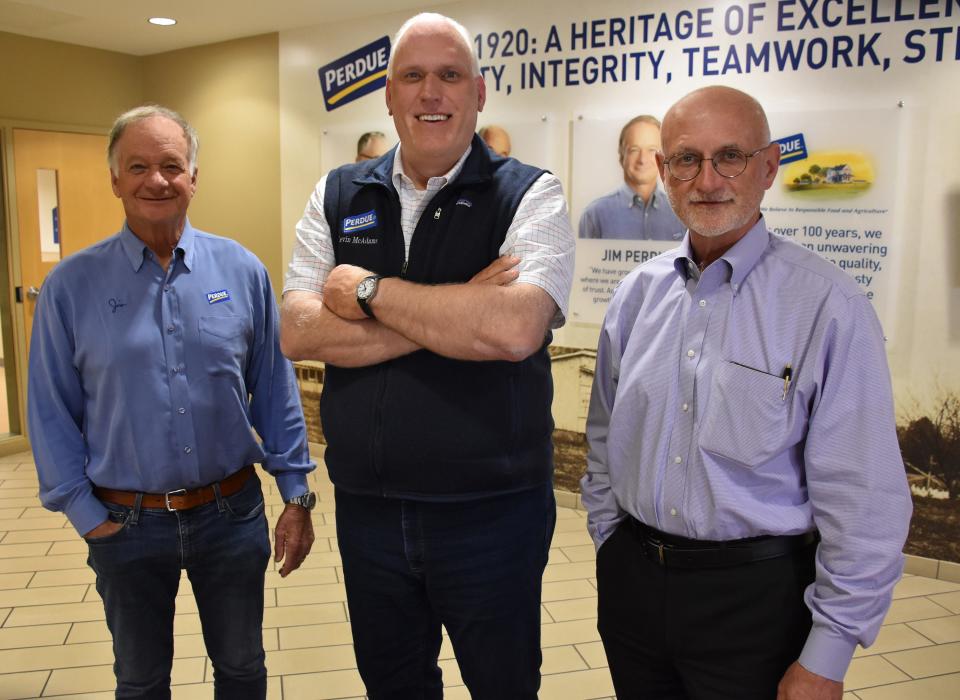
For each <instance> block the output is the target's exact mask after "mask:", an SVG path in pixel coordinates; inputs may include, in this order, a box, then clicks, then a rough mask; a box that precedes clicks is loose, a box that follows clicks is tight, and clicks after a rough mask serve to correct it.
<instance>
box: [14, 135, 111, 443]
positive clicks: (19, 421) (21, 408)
mask: <svg viewBox="0 0 960 700" xmlns="http://www.w3.org/2000/svg"><path fill="white" fill-rule="evenodd" d="M14 129H35V130H38V131H66V132H71V133H77V134H96V135H98V136H105V135H107V134H109V133H110V128H109V127H94V126H78V125H76V124H60V123H55V122H39V121H33V120H24V119H6V118H2V117H0V185H2V192H0V249H2V250H3V252H4V253H6V265H0V311H2V315H3V343H4V350H5V352H4V364H5V365H11V364H12V365H13V367H11V368H10V369H7V368H6V367H5V368H4V371H5V374H6V378H7V391H8V392H9V394H10V395H13V394H14V393H15V394H16V408H17V411H16V412H14V411H12V410H11V411H10V430H11V433H14V426H16V428H17V434H13V435H11V436H10V437H6V438H4V437H0V456H3V455H7V454H14V453H16V452H23V451H24V450H28V449H30V442H29V437H28V435H27V422H26V396H27V391H26V387H27V341H26V331H25V328H24V321H23V313H22V309H21V308H20V306H19V303H18V302H17V301H16V288H17V287H20V286H22V284H23V280H22V279H21V274H20V256H21V247H20V226H19V219H18V217H17V207H16V201H17V191H16V181H15V178H14V171H13V168H14V162H13V130H14ZM106 170H107V164H106V154H104V173H103V176H104V177H108V175H107V172H106ZM20 303H22V302H20ZM8 334H9V335H8ZM11 379H13V382H11V381H10V380H11ZM11 408H12V407H11Z"/></svg>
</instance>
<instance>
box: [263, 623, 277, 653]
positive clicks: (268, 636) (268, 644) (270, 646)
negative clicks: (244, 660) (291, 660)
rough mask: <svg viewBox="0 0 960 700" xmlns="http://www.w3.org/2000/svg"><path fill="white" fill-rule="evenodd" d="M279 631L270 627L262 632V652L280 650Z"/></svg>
mask: <svg viewBox="0 0 960 700" xmlns="http://www.w3.org/2000/svg"><path fill="white" fill-rule="evenodd" d="M279 631H280V630H279V629H278V628H276V627H271V628H270V629H265V630H263V650H264V651H277V650H278V649H279V648H280V635H279Z"/></svg>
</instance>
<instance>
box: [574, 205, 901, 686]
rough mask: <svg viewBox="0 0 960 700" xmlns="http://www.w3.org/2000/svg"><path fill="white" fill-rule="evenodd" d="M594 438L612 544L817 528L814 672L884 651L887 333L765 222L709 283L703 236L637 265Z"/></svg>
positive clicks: (895, 526)
mask: <svg viewBox="0 0 960 700" xmlns="http://www.w3.org/2000/svg"><path fill="white" fill-rule="evenodd" d="M788 366H789V368H790V370H789V374H790V375H791V380H790V382H789V383H787V382H785V379H784V375H785V371H786V369H787V367H788ZM587 437H588V439H589V443H590V453H589V456H588V460H587V462H588V464H587V474H586V476H584V478H583V482H582V491H583V503H584V505H585V506H586V508H587V510H588V512H589V519H588V525H589V529H590V534H591V535H592V537H593V539H594V542H595V543H596V545H597V547H598V548H599V547H600V545H601V544H602V543H603V542H604V540H605V539H606V538H607V537H608V536H609V535H610V534H611V533H612V532H613V531H614V529H615V528H616V526H617V524H618V523H619V522H620V521H621V520H622V519H623V518H624V517H626V516H627V515H631V516H633V517H635V518H637V519H638V520H640V521H642V522H644V523H646V524H648V525H650V526H652V527H655V528H657V529H659V530H662V531H664V532H669V533H673V534H677V535H682V536H684V537H690V538H695V539H704V540H730V539H739V538H743V537H753V536H758V535H768V534H774V535H786V534H798V533H802V532H806V531H809V530H813V529H814V528H816V529H818V530H819V531H820V533H821V538H822V541H821V543H820V545H819V547H818V550H817V555H816V556H817V577H816V581H815V582H814V583H813V584H812V585H811V586H810V587H809V588H808V589H807V591H806V594H805V599H806V603H807V605H808V606H809V607H810V610H811V611H812V613H813V629H812V631H811V633H810V636H809V638H808V639H807V642H806V645H805V647H804V650H803V653H802V655H801V657H800V662H801V663H802V664H803V665H804V667H805V668H807V669H808V670H810V671H813V672H814V673H818V674H820V675H823V676H826V677H829V678H834V679H840V678H842V677H843V675H844V673H845V672H846V668H847V666H848V665H849V663H850V659H851V657H852V656H853V652H854V649H855V648H856V645H857V643H859V644H861V645H863V646H867V645H869V644H871V643H872V642H873V640H874V639H875V638H876V635H877V633H878V632H879V629H880V625H881V623H882V621H883V616H884V615H885V614H886V611H887V608H888V607H889V605H890V599H891V594H892V589H893V586H894V584H895V583H896V582H897V580H898V579H899V576H900V574H901V572H902V566H903V556H902V554H901V550H902V547H903V543H904V540H905V539H906V534H907V526H908V523H909V518H910V513H911V501H910V493H909V489H908V487H907V482H906V474H905V472H904V467H903V463H902V461H901V458H900V449H899V445H898V443H897V436H896V426H895V423H894V414H893V399H892V394H891V388H890V376H889V371H888V369H887V362H886V355H885V351H884V342H883V333H882V331H881V329H880V325H879V322H878V320H877V317H876V314H875V313H874V311H873V307H872V306H871V305H870V302H869V300H868V299H867V298H866V296H865V295H864V294H863V292H862V291H861V289H860V288H859V287H858V286H857V284H856V283H855V282H854V281H853V280H852V279H851V278H850V277H848V276H847V275H846V274H845V273H843V272H842V271H840V270H839V269H838V268H837V267H836V266H834V265H833V264H831V263H829V262H827V261H826V260H823V259H822V258H820V257H818V256H817V255H815V254H814V253H812V252H810V251H808V250H807V249H805V248H803V247H802V246H799V245H797V244H795V243H793V242H790V241H788V240H785V239H782V238H780V237H778V236H773V235H770V234H769V233H768V232H767V229H766V226H765V224H764V220H763V218H761V219H760V221H758V222H757V224H756V225H755V226H754V227H753V228H752V229H750V231H749V232H748V233H747V234H746V235H745V236H744V237H743V238H742V239H741V240H740V241H739V242H738V243H737V244H736V245H734V246H733V247H732V248H730V250H728V251H727V253H726V254H725V255H724V256H723V257H722V258H721V259H719V260H717V261H716V262H714V263H713V264H711V265H710V266H709V267H707V269H706V270H705V271H704V272H703V273H702V274H700V273H698V270H697V268H696V265H695V264H694V263H693V256H692V252H691V248H690V242H689V234H688V236H687V237H686V238H684V240H683V241H682V243H681V245H680V247H679V248H677V249H675V250H672V251H669V252H667V253H664V254H663V255H660V256H658V257H657V258H655V259H653V260H651V261H649V262H647V263H645V264H644V265H641V266H640V267H638V268H637V269H636V270H634V271H633V272H631V273H630V274H629V275H628V276H627V277H626V278H625V279H624V280H623V282H622V283H621V284H620V286H619V287H618V288H617V291H616V293H615V294H614V296H613V299H612V300H611V302H610V306H609V308H608V309H607V314H606V318H605V320H604V324H603V330H602V332H601V335H600V342H599V348H598V350H597V369H596V375H595V378H594V385H593V393H592V396H591V401H590V411H589V415H588V418H587Z"/></svg>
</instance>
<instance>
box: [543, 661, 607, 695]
mask: <svg viewBox="0 0 960 700" xmlns="http://www.w3.org/2000/svg"><path fill="white" fill-rule="evenodd" d="M540 688H541V690H540V696H541V697H543V698H545V699H546V698H549V700H588V699H589V698H597V697H602V696H609V695H612V694H613V681H611V680H610V672H609V671H607V669H605V668H598V669H588V670H586V671H573V672H571V673H558V674H556V675H553V676H544V677H543V682H542V683H541V686H540Z"/></svg>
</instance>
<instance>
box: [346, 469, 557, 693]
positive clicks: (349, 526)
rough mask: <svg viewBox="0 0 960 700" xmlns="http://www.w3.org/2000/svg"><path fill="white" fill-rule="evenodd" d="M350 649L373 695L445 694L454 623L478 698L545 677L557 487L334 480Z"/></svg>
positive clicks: (522, 689) (532, 689)
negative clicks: (475, 490)
mask: <svg viewBox="0 0 960 700" xmlns="http://www.w3.org/2000/svg"><path fill="white" fill-rule="evenodd" d="M336 499H337V537H338V541H339V545H340V555H341V557H342V559H343V572H344V578H345V581H346V588H347V603H348V605H349V608H350V625H351V628H352V630H353V643H354V649H355V651H356V654H357V666H358V668H359V671H360V676H361V677H362V678H363V682H364V684H365V685H366V687H367V694H368V696H369V698H370V700H388V699H389V700H407V699H409V700H414V699H417V700H434V699H436V698H442V697H443V681H442V679H441V672H440V667H439V666H438V665H437V656H438V654H439V651H440V638H441V637H440V635H441V630H440V626H441V625H443V626H444V627H446V629H447V632H448V634H449V635H450V641H451V642H452V643H453V649H454V652H455V653H456V656H457V662H458V663H459V665H460V672H461V676H462V677H463V681H464V683H465V684H466V686H467V688H468V690H469V691H470V696H471V697H472V698H473V700H505V699H507V698H509V699H510V700H530V699H535V698H536V697H537V691H538V689H539V687H540V662H541V654H540V588H541V578H542V576H543V569H544V567H545V566H546V563H547V552H548V549H549V547H550V540H551V538H552V537H553V528H554V524H555V522H556V504H555V502H554V498H553V488H552V485H550V484H545V485H544V486H542V487H538V488H535V489H532V490H527V491H523V492H520V493H514V494H508V495H503V496H496V497H493V498H486V499H482V500H475V501H461V502H457V503H433V502H423V501H408V500H398V499H388V498H376V497H365V496H356V495H351V494H348V493H345V492H343V491H342V490H337V492H336Z"/></svg>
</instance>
